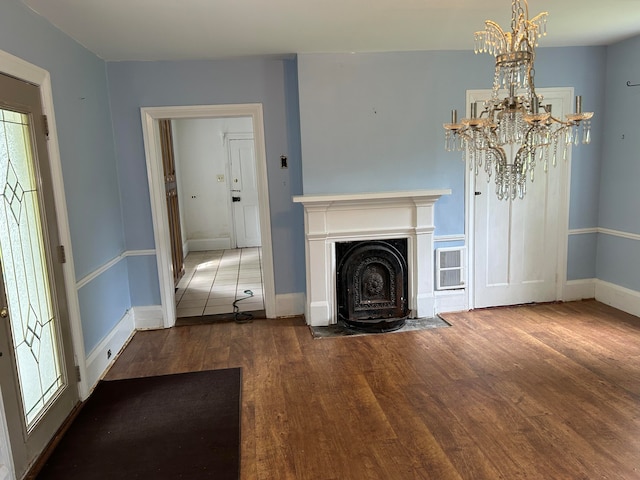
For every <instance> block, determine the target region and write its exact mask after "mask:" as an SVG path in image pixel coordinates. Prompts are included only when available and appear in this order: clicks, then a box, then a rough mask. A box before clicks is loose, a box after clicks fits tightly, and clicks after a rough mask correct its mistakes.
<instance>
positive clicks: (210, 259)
mask: <svg viewBox="0 0 640 480" xmlns="http://www.w3.org/2000/svg"><path fill="white" fill-rule="evenodd" d="M184 268H185V274H184V276H183V277H182V279H181V280H180V282H179V283H178V289H177V290H176V306H177V316H178V318H184V317H196V316H202V315H217V314H221V313H233V302H234V301H236V300H237V299H239V298H243V299H244V298H246V297H249V294H247V293H244V292H245V290H251V291H252V292H253V296H252V297H250V298H246V300H241V301H239V302H238V303H237V306H238V308H239V311H240V312H249V311H255V310H264V293H263V281H262V249H261V248H260V247H254V248H240V249H235V250H213V251H206V252H190V253H189V254H188V255H187V258H185V261H184Z"/></svg>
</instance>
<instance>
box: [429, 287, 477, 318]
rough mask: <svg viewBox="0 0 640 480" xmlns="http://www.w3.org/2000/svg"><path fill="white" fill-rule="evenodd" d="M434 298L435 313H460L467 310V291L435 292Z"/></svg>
mask: <svg viewBox="0 0 640 480" xmlns="http://www.w3.org/2000/svg"><path fill="white" fill-rule="evenodd" d="M435 297H436V313H446V312H462V311H466V310H469V304H468V303H467V291H466V290H464V289H461V290H442V291H436V292H435Z"/></svg>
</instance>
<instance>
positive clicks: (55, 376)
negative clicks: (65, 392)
mask: <svg viewBox="0 0 640 480" xmlns="http://www.w3.org/2000/svg"><path fill="white" fill-rule="evenodd" d="M0 113H1V117H0V260H1V261H2V274H3V278H4V284H5V290H6V296H7V303H8V308H9V319H10V323H11V332H12V336H13V347H14V350H15V359H16V364H17V368H18V378H19V383H20V393H21V396H22V406H23V411H24V416H25V420H26V424H27V428H28V429H29V428H30V427H32V426H33V425H34V424H35V422H36V421H37V420H38V418H40V416H41V415H42V414H43V413H44V412H45V410H46V408H47V406H48V404H49V403H50V402H51V401H52V400H53V399H54V398H55V396H56V394H57V393H58V392H59V390H60V389H61V388H62V387H63V378H62V367H61V357H60V356H59V353H58V351H59V341H58V335H57V328H58V327H57V319H56V318H55V312H54V308H53V304H52V301H51V293H50V284H49V275H48V269H47V262H46V256H45V244H44V238H43V234H42V222H41V218H40V208H39V203H38V190H37V188H38V181H37V177H36V172H35V167H34V158H33V150H32V144H31V132H30V127H29V116H28V115H25V114H22V113H18V112H12V111H9V110H0Z"/></svg>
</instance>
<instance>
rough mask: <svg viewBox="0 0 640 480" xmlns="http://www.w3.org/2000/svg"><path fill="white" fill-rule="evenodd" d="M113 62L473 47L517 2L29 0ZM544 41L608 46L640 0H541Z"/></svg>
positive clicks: (638, 22)
mask: <svg viewBox="0 0 640 480" xmlns="http://www.w3.org/2000/svg"><path fill="white" fill-rule="evenodd" d="M22 1H23V2H24V3H25V4H26V5H27V6H29V7H30V8H31V9H33V10H34V11H36V12H37V13H38V14H40V15H42V16H43V17H44V18H46V19H47V20H48V21H50V22H51V23H52V24H54V25H55V26H57V27H58V28H59V29H60V30H62V31H63V32H65V33H67V34H68V35H69V36H71V37H72V38H74V39H76V40H77V41H78V42H79V43H81V44H82V45H84V46H85V47H86V48H88V49H89V50H91V51H92V52H94V53H96V54H97V55H98V56H100V57H101V58H103V59H105V60H110V61H116V60H182V59H215V58H226V57H235V56H246V55H280V54H289V53H310V52H383V51H405V50H449V49H454V50H469V49H472V48H473V32H474V31H476V30H482V29H483V28H484V20H486V19H491V20H494V21H496V22H498V23H499V24H500V25H501V26H502V27H503V28H504V29H505V30H508V29H509V28H508V27H509V24H510V19H511V4H510V2H509V1H508V0H483V1H480V0H22ZM543 10H546V11H548V12H549V23H548V31H549V34H548V36H547V37H545V38H543V39H542V40H541V42H540V46H541V47H542V46H573V45H607V44H610V43H614V42H616V41H618V40H620V39H623V38H626V37H630V36H633V35H635V34H639V33H640V1H639V0H555V1H554V0H531V3H530V17H533V16H535V15H536V14H538V13H539V12H541V11H543Z"/></svg>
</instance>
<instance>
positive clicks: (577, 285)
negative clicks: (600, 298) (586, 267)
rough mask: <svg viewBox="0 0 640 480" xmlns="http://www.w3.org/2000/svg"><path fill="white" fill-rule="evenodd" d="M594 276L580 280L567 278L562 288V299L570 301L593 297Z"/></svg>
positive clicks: (594, 288) (594, 293) (594, 291)
mask: <svg viewBox="0 0 640 480" xmlns="http://www.w3.org/2000/svg"><path fill="white" fill-rule="evenodd" d="M596 282H597V280H596V279H595V278H584V279H581V280H569V281H567V282H565V284H564V287H563V288H562V301H564V302H572V301H574V300H583V299H585V298H595V296H596Z"/></svg>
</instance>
